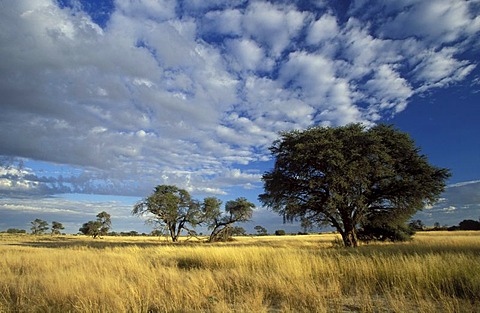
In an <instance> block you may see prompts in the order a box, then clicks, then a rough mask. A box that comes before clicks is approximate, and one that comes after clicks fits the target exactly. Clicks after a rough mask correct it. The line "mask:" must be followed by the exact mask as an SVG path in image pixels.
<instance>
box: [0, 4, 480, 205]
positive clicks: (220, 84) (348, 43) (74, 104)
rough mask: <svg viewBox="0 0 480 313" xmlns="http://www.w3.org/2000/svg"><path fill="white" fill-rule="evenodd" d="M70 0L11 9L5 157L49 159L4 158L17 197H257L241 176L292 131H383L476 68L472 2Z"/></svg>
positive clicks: (4, 178)
mask: <svg viewBox="0 0 480 313" xmlns="http://www.w3.org/2000/svg"><path fill="white" fill-rule="evenodd" d="M62 3H64V5H63V6H60V5H59V3H58V2H57V1H54V0H37V1H11V2H9V3H8V4H4V5H3V6H2V10H1V12H0V94H1V95H2V99H1V100H0V106H1V109H2V114H1V115H0V125H1V132H0V155H3V156H8V157H11V158H14V159H15V160H23V161H25V162H27V163H28V162H30V163H32V162H37V163H36V164H37V166H36V167H33V166H31V167H29V168H27V167H19V166H16V167H15V166H14V167H12V166H11V165H12V162H10V163H9V162H4V163H3V164H2V167H1V169H0V170H1V172H0V175H1V178H0V187H1V189H2V192H3V193H4V194H6V193H10V194H14V193H17V194H29V193H31V194H45V195H51V194H55V193H65V192H85V193H104V194H109V193H114V194H128V195H137V196H139V195H140V196H144V195H145V192H148V191H149V190H150V189H151V188H152V186H154V185H156V184H159V183H168V184H177V185H179V186H182V187H185V188H189V190H191V191H195V192H199V193H201V192H204V193H213V194H219V195H222V194H225V193H226V190H227V189H228V188H229V187H230V186H241V187H243V188H246V189H248V188H252V186H258V184H259V182H260V175H259V173H258V172H254V173H253V172H247V171H240V172H239V170H238V169H239V168H242V167H241V165H246V164H252V162H257V161H263V160H266V159H268V155H269V154H268V146H269V145H270V144H271V143H272V141H273V140H275V139H276V138H277V136H278V132H280V131H284V130H291V129H302V128H306V127H309V126H312V125H333V126H336V125H344V124H347V123H351V122H363V123H366V124H372V123H375V122H376V121H378V120H379V119H381V118H382V117H385V116H391V115H394V114H396V113H398V112H400V111H402V110H403V109H405V107H406V106H407V105H408V102H409V99H410V98H411V96H412V95H415V94H419V93H423V92H426V91H428V90H430V89H432V88H441V87H445V86H448V85H450V84H454V83H457V82H459V81H462V80H464V79H466V78H467V77H468V75H469V73H471V72H472V70H473V69H474V67H475V66H476V63H475V62H476V61H475V60H472V59H469V58H468V56H465V55H464V54H462V53H463V52H465V51H467V50H469V49H472V47H473V48H474V49H478V46H474V44H475V42H476V41H477V40H478V30H479V27H480V22H479V18H478V7H476V6H474V5H473V4H470V3H469V2H458V1H457V2H451V1H446V0H445V1H439V2H435V3H434V2H417V1H399V2H391V3H388V4H381V5H379V4H376V3H373V4H370V3H366V2H363V1H356V2H354V3H353V4H352V5H351V7H350V9H349V10H348V11H347V13H346V15H345V16H339V15H338V14H340V13H336V12H337V11H336V10H333V9H331V8H328V4H327V2H321V3H320V2H319V3H318V6H312V7H311V8H308V9H306V8H300V7H297V6H296V5H295V4H291V3H290V4H289V3H287V2H286V1H284V2H268V1H253V2H247V1H240V0H238V1H234V0H232V1H216V0H215V1H214V0H212V1H193V0H192V1H151V0H137V1H124V0H118V1H115V2H114V7H113V8H111V10H110V11H109V12H103V13H102V17H103V18H104V19H106V20H102V22H99V19H98V18H97V17H96V16H95V14H93V13H92V11H89V10H87V6H86V5H83V6H82V5H77V6H72V5H68V3H70V4H71V3H79V2H76V1H74V2H68V1H63V2H62ZM104 9H105V8H103V9H102V10H104ZM419 12H424V13H425V14H426V15H425V19H423V20H420V19H418V15H419V14H420V13H419ZM104 13H105V14H104ZM107 13H108V14H107ZM374 14H380V16H381V18H378V19H372V18H371V17H372V16H373V15H374ZM438 20H442V21H444V22H443V23H441V25H437V26H435V25H436V24H438V23H436V21H438ZM407 22H408V23H407ZM404 23H407V24H404ZM409 23H410V24H409ZM415 23H416V24H415ZM419 23H421V24H419ZM401 25H402V26H401ZM404 25H407V26H406V29H404V27H405V26H404ZM408 25H412V26H408ZM434 26H435V27H434ZM401 27H402V28H401ZM403 29H404V30H403ZM13 164H14V165H15V162H13ZM17 165H18V164H17ZM62 165H68V166H69V167H70V169H71V170H70V171H71V173H66V174H65V175H62V177H61V178H60V177H59V176H58V175H54V174H46V175H42V174H41V173H39V172H38V168H39V167H40V168H41V167H44V168H45V167H56V166H62Z"/></svg>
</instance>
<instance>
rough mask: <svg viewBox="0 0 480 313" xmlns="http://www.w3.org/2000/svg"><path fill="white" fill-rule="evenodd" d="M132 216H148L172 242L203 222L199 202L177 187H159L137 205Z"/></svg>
mask: <svg viewBox="0 0 480 313" xmlns="http://www.w3.org/2000/svg"><path fill="white" fill-rule="evenodd" d="M132 214H134V215H147V216H149V221H150V222H154V223H156V224H158V225H159V226H160V227H162V228H164V229H165V230H166V231H167V232H168V234H169V235H170V238H172V241H174V242H176V241H178V238H179V236H180V234H181V233H182V230H184V229H185V230H187V231H188V230H189V229H188V226H187V225H189V226H192V227H195V226H196V225H198V224H199V223H200V222H201V218H202V213H201V209H200V204H199V203H198V201H196V200H194V199H192V197H191V196H190V194H189V193H188V192H187V191H186V190H184V189H180V188H178V187H176V186H170V185H159V186H157V187H155V191H154V193H153V194H151V195H150V196H149V197H147V198H145V199H143V200H142V201H140V202H139V203H137V204H136V205H135V207H134V208H133V211H132Z"/></svg>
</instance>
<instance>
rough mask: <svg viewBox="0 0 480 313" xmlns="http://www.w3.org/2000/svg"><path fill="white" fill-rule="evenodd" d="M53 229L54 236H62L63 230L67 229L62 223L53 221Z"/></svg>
mask: <svg viewBox="0 0 480 313" xmlns="http://www.w3.org/2000/svg"><path fill="white" fill-rule="evenodd" d="M51 229H52V235H60V231H61V230H62V229H65V227H64V226H63V224H62V223H60V222H56V221H53V222H52V227H51Z"/></svg>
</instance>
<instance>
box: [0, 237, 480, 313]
mask: <svg viewBox="0 0 480 313" xmlns="http://www.w3.org/2000/svg"><path fill="white" fill-rule="evenodd" d="M338 240H339V239H338V238H337V237H336V235H334V234H323V235H308V236H278V237H274V236H271V237H237V238H236V239H235V240H234V241H232V242H228V243H215V244H208V243H204V242H199V241H195V240H190V241H184V242H180V243H176V244H172V243H168V242H165V240H164V238H158V237H105V238H103V239H96V240H93V239H91V238H87V237H84V236H50V235H44V236H32V235H9V234H0V312H480V232H466V231H463V232H462V231H457V232H421V233H417V235H416V236H415V238H414V240H413V241H411V242H407V243H396V244H376V243H373V244H369V245H363V246H360V247H359V248H357V249H345V248H339V247H338V246H337V244H336V243H338Z"/></svg>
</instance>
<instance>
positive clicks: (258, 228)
mask: <svg viewBox="0 0 480 313" xmlns="http://www.w3.org/2000/svg"><path fill="white" fill-rule="evenodd" d="M253 229H255V230H256V231H257V235H258V236H265V235H267V234H268V231H267V229H266V228H265V227H263V226H260V225H257V226H255V227H254V228H253Z"/></svg>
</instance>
